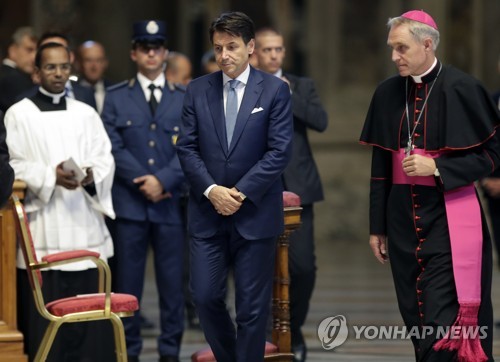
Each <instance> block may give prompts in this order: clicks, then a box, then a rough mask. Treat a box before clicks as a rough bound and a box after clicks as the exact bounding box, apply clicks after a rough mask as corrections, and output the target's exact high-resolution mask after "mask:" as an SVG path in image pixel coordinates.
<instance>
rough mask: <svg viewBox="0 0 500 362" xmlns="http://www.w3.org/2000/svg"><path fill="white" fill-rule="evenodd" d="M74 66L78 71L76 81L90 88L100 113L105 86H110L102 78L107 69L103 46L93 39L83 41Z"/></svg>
mask: <svg viewBox="0 0 500 362" xmlns="http://www.w3.org/2000/svg"><path fill="white" fill-rule="evenodd" d="M75 67H76V68H77V71H78V73H79V77H78V83H79V84H80V85H83V86H84V87H87V88H90V89H91V90H92V92H93V93H94V98H95V103H96V106H97V112H98V113H99V114H101V112H102V107H103V104H104V96H105V95H106V88H107V87H109V86H111V83H110V82H109V81H107V80H106V79H104V73H105V72H106V69H108V58H107V57H106V50H105V49H104V46H103V45H102V44H101V43H98V42H96V41H93V40H87V41H85V42H83V43H82V44H81V45H80V46H79V47H78V49H77V56H76V62H75Z"/></svg>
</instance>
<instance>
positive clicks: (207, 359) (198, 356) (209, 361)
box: [191, 342, 278, 362]
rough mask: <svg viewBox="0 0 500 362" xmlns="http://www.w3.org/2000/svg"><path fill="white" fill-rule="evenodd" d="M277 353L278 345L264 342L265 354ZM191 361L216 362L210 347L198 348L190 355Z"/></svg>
mask: <svg viewBox="0 0 500 362" xmlns="http://www.w3.org/2000/svg"><path fill="white" fill-rule="evenodd" d="M271 353H278V347H277V346H275V345H274V344H272V343H270V342H266V351H265V354H271ZM191 362H217V361H216V360H215V357H214V354H213V353H212V350H211V349H210V347H207V348H204V349H200V350H199V351H197V352H196V353H194V354H193V355H191Z"/></svg>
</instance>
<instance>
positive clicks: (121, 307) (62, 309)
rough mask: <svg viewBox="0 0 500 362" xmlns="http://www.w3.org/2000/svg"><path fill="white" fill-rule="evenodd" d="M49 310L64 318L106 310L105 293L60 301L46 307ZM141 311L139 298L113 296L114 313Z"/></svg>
mask: <svg viewBox="0 0 500 362" xmlns="http://www.w3.org/2000/svg"><path fill="white" fill-rule="evenodd" d="M46 307H47V310H48V311H49V312H50V313H52V314H54V315H56V316H58V317H62V316H65V315H67V314H70V313H78V312H89V311H93V310H102V309H104V293H97V294H83V295H82V296H76V297H70V298H64V299H58V300H55V301H53V302H50V303H48V304H47V305H46ZM138 309H139V302H138V301H137V298H136V297H135V296H133V295H130V294H111V311H112V312H113V313H120V312H132V311H136V310H138Z"/></svg>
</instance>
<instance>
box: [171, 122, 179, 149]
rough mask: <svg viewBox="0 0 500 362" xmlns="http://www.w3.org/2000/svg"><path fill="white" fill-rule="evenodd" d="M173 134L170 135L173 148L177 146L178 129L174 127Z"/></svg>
mask: <svg viewBox="0 0 500 362" xmlns="http://www.w3.org/2000/svg"><path fill="white" fill-rule="evenodd" d="M174 132H175V133H174V134H173V135H172V144H173V145H174V146H175V145H176V144H177V138H178V137H179V127H177V126H175V127H174Z"/></svg>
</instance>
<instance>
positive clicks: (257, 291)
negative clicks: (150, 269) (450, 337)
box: [177, 12, 293, 362]
mask: <svg viewBox="0 0 500 362" xmlns="http://www.w3.org/2000/svg"><path fill="white" fill-rule="evenodd" d="M209 34H210V40H211V42H212V44H213V48H214V51H215V57H216V61H217V63H218V65H219V67H220V69H221V70H222V71H217V72H215V73H211V74H208V75H206V76H203V77H200V78H197V79H194V80H192V81H191V82H190V83H189V85H188V87H187V91H186V97H185V101H184V109H183V116H182V128H181V134H180V136H179V141H178V143H177V149H178V154H179V158H180V161H181V164H182V168H183V170H184V173H185V175H186V178H187V179H188V182H189V184H190V186H191V191H190V197H189V205H188V215H189V216H188V229H189V233H190V235H191V288H192V292H193V300H194V303H195V306H196V309H197V311H198V315H199V317H200V322H201V325H202V328H203V331H204V333H205V338H206V339H207V341H208V343H209V344H210V347H211V348H212V350H213V352H214V355H215V358H216V359H217V361H219V362H232V361H238V362H258V361H262V360H263V358H264V346H265V334H266V324H267V320H268V317H269V309H270V304H271V294H272V293H271V292H272V281H273V270H274V255H275V247H276V246H275V241H276V237H277V236H278V235H279V234H280V233H281V232H283V196H282V193H283V184H282V181H281V173H282V172H283V170H284V169H285V167H286V165H287V164H288V161H289V159H290V155H291V146H292V144H291V142H292V135H293V119H292V112H291V108H290V89H289V87H288V85H287V84H286V83H285V82H283V81H281V80H280V79H278V78H276V77H273V76H271V75H269V74H266V73H263V72H260V71H258V70H255V69H254V68H252V67H251V66H250V65H249V56H250V54H252V53H253V50H254V44H255V41H254V25H253V22H252V20H251V19H250V18H249V17H248V16H246V15H245V14H243V13H240V12H232V13H225V14H222V15H221V16H220V17H219V18H218V19H216V20H215V21H214V22H213V23H212V25H211V27H210V30H209ZM229 269H232V270H233V273H234V274H233V275H234V283H235V300H236V302H235V305H236V324H237V329H235V327H234V324H233V321H232V320H231V317H230V315H229V313H228V311H227V308H226V303H225V297H226V291H227V290H226V289H227V288H226V285H227V276H228V272H229Z"/></svg>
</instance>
